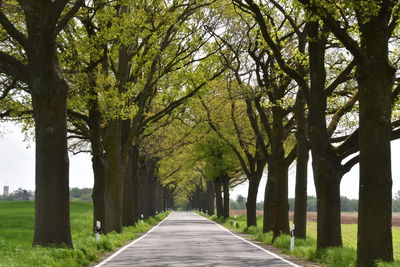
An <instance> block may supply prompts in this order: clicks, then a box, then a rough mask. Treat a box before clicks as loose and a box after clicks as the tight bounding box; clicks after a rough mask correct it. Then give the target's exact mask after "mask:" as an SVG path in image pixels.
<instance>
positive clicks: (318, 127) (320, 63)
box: [308, 22, 342, 249]
mask: <svg viewBox="0 0 400 267" xmlns="http://www.w3.org/2000/svg"><path fill="white" fill-rule="evenodd" d="M308 33H309V36H310V40H311V41H310V44H309V54H310V57H309V58H310V59H309V60H310V73H311V94H310V99H309V101H310V102H309V103H308V106H309V110H310V113H309V120H308V125H309V129H310V147H311V153H312V165H313V173H314V183H315V189H316V193H317V211H318V219H317V221H318V222H317V224H318V225H317V249H323V248H327V247H340V246H342V233H341V224H340V179H341V176H340V175H339V173H340V168H341V164H340V159H339V158H338V157H337V156H336V153H335V151H334V149H333V148H332V146H331V144H330V137H329V135H328V131H327V127H326V119H325V111H326V98H325V95H324V90H325V83H326V71H325V45H326V39H324V38H325V37H324V34H322V33H320V31H319V25H318V22H310V23H309V27H308Z"/></svg>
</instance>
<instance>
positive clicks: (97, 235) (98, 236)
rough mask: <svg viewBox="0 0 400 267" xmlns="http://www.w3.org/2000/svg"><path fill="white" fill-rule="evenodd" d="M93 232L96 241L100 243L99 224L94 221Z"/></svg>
mask: <svg viewBox="0 0 400 267" xmlns="http://www.w3.org/2000/svg"><path fill="white" fill-rule="evenodd" d="M94 232H95V233H96V241H97V242H99V241H100V233H101V222H99V221H96V227H95V228H94Z"/></svg>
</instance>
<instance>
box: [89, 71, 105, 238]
mask: <svg viewBox="0 0 400 267" xmlns="http://www.w3.org/2000/svg"><path fill="white" fill-rule="evenodd" d="M89 81H90V83H91V86H90V89H89V93H90V96H91V98H90V100H89V128H90V137H89V138H90V144H91V149H92V169H93V177H94V185H93V193H92V199H93V230H95V227H96V222H97V221H99V222H100V223H101V228H100V231H101V232H104V227H105V216H106V215H105V212H106V211H105V197H106V193H105V192H106V190H105V186H106V184H105V179H106V177H105V175H106V174H105V166H104V164H105V159H104V153H103V147H102V140H101V126H100V124H101V113H100V110H99V106H98V101H97V92H96V91H95V89H94V88H95V81H94V78H93V77H92V76H89Z"/></svg>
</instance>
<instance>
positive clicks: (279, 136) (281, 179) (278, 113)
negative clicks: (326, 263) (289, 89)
mask: <svg viewBox="0 0 400 267" xmlns="http://www.w3.org/2000/svg"><path fill="white" fill-rule="evenodd" d="M284 116H285V115H284V110H283V109H282V107H280V106H275V107H272V121H273V123H272V136H271V162H270V165H271V167H270V171H271V173H270V175H271V178H272V180H273V181H276V182H275V183H274V185H275V189H274V191H275V194H274V196H275V198H274V215H275V216H274V234H273V239H275V238H276V237H278V236H279V235H280V234H281V233H286V234H289V209H288V206H289V203H288V166H286V165H287V164H286V161H285V149H284V147H283V140H284V132H283V118H284Z"/></svg>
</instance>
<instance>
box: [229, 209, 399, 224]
mask: <svg viewBox="0 0 400 267" xmlns="http://www.w3.org/2000/svg"><path fill="white" fill-rule="evenodd" d="M230 214H231V216H235V215H246V210H230ZM262 214H263V211H262V210H257V216H260V215H262ZM289 216H290V220H293V212H290V213H289ZM357 216H358V214H357V213H356V212H342V223H343V224H356V223H357V220H358V218H357ZM307 220H308V221H311V222H316V221H317V213H316V212H307ZM392 225H393V226H395V227H400V214H398V213H394V214H393V216H392Z"/></svg>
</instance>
